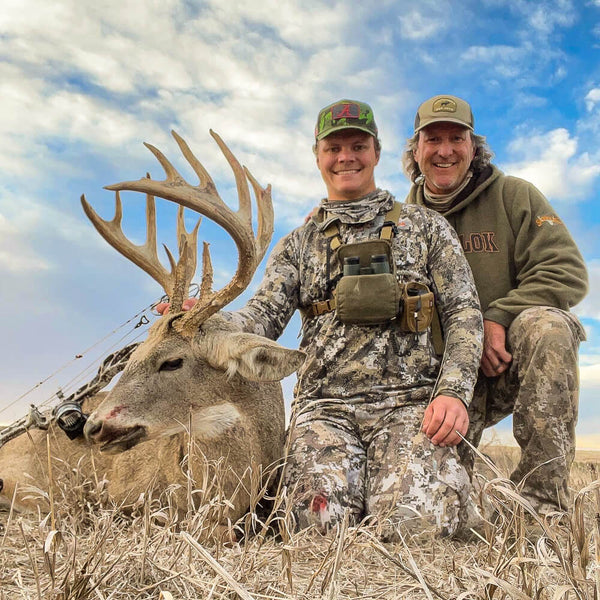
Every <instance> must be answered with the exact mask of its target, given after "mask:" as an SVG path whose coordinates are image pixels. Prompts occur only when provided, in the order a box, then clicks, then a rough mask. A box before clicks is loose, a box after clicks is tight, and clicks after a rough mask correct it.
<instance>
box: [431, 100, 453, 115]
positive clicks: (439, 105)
mask: <svg viewBox="0 0 600 600" xmlns="http://www.w3.org/2000/svg"><path fill="white" fill-rule="evenodd" d="M431 110H432V111H433V112H456V102H454V100H452V98H438V99H437V100H436V101H435V102H434V103H433V107H432V109H431Z"/></svg>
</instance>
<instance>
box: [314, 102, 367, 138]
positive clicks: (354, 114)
mask: <svg viewBox="0 0 600 600" xmlns="http://www.w3.org/2000/svg"><path fill="white" fill-rule="evenodd" d="M342 129H359V130H360V131H366V132H367V133H370V134H371V135H372V136H373V137H375V138H376V137H377V125H375V117H374V116H373V110H372V109H371V107H370V106H369V105H368V104H366V103H365V102H358V101H356V100H338V101H337V102H334V103H333V104H330V105H329V106H326V107H325V108H323V109H321V110H320V112H319V117H318V118H317V126H316V127H315V139H316V140H317V141H319V140H322V139H323V138H325V137H327V136H328V135H330V134H331V133H334V132H336V131H340V130H342Z"/></svg>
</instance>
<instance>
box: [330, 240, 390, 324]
mask: <svg viewBox="0 0 600 600" xmlns="http://www.w3.org/2000/svg"><path fill="white" fill-rule="evenodd" d="M337 257H338V261H339V263H340V268H341V269H342V272H343V273H344V275H343V276H342V278H341V279H340V280H339V281H338V284H337V286H336V288H335V299H336V313H337V317H338V319H339V320H340V321H341V322H342V323H354V324H357V325H377V324H378V323H385V322H387V321H390V320H391V319H395V318H396V317H397V316H398V314H399V310H400V289H399V286H398V282H397V280H396V273H395V271H396V269H395V263H394V258H393V256H392V245H391V244H390V242H389V241H388V240H381V239H380V240H368V241H365V242H356V243H354V244H345V245H342V246H340V247H339V248H338V250H337ZM348 263H350V264H348ZM378 271H380V272H378Z"/></svg>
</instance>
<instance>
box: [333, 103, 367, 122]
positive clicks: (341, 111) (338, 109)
mask: <svg viewBox="0 0 600 600" xmlns="http://www.w3.org/2000/svg"><path fill="white" fill-rule="evenodd" d="M359 117H360V108H359V107H358V104H336V105H335V106H334V107H333V108H332V109H331V118H332V119H333V120H334V121H335V120H337V119H358V118H359Z"/></svg>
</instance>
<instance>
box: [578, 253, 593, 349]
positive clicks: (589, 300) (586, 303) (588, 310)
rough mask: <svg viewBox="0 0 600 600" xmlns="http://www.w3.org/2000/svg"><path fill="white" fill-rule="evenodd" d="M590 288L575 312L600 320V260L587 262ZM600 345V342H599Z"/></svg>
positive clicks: (580, 315) (581, 315)
mask: <svg viewBox="0 0 600 600" xmlns="http://www.w3.org/2000/svg"><path fill="white" fill-rule="evenodd" d="M587 268H588V275H589V282H590V289H589V292H588V295H587V296H586V297H585V298H584V299H583V300H582V301H581V302H580V303H579V304H578V305H577V306H576V307H575V308H574V309H573V312H574V313H575V314H576V315H577V316H579V317H583V318H588V319H596V320H597V321H599V322H600V260H599V259H595V260H591V261H588V263H587ZM598 345H599V346H600V343H599V344H598Z"/></svg>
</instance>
